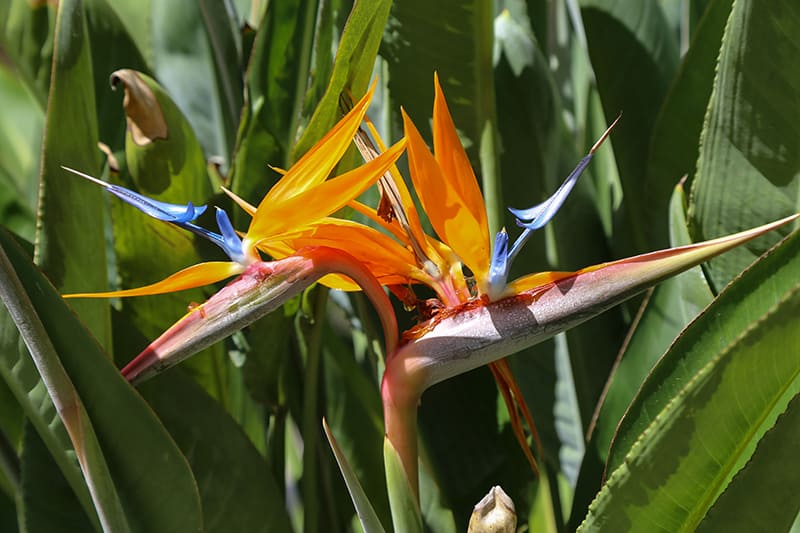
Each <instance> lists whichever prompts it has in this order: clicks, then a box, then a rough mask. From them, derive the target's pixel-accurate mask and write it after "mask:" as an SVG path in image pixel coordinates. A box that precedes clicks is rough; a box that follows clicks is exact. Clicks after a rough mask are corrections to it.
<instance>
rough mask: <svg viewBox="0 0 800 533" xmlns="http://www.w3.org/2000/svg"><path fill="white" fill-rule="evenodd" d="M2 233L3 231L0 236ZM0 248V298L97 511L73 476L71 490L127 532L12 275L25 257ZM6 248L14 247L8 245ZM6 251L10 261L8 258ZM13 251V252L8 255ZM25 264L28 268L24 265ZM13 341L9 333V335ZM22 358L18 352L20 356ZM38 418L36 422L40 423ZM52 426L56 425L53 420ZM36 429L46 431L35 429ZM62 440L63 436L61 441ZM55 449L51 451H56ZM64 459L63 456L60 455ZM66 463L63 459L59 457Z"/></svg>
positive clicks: (81, 412)
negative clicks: (39, 380) (61, 425)
mask: <svg viewBox="0 0 800 533" xmlns="http://www.w3.org/2000/svg"><path fill="white" fill-rule="evenodd" d="M4 236H5V237H7V234H5V233H3V234H2V235H0V237H4ZM5 240H6V242H5V243H3V244H2V245H0V246H2V248H0V271H2V272H3V284H2V286H0V299H2V301H3V304H4V305H5V308H6V309H7V310H8V315H10V317H11V320H13V323H14V324H16V326H17V329H18V330H19V332H20V338H21V339H22V340H23V341H24V343H25V345H26V346H27V348H28V351H29V352H30V357H31V359H32V360H33V362H34V364H35V365H36V370H38V372H39V375H40V376H41V383H42V384H43V385H44V387H45V388H46V390H47V393H48V395H49V399H50V400H52V402H53V406H54V407H55V409H56V411H57V413H58V417H59V419H60V422H61V424H63V427H64V428H65V429H66V431H67V434H68V435H69V441H70V442H71V444H72V448H73V449H74V451H75V455H76V456H77V459H78V463H79V464H80V468H81V471H82V473H83V477H84V479H85V481H86V484H87V486H88V489H89V493H90V495H91V498H92V503H93V504H94V510H95V511H96V513H97V515H96V516H95V514H94V513H93V512H92V509H91V508H90V507H88V505H87V502H86V498H85V493H84V492H83V491H82V490H81V488H80V485H79V484H78V481H77V480H75V479H74V477H73V480H72V482H73V486H75V487H78V490H76V492H77V493H78V495H79V496H83V501H82V503H83V505H84V507H85V508H86V511H87V512H88V514H89V516H90V518H91V519H92V520H94V519H95V518H97V519H99V522H100V525H102V527H103V529H104V530H108V529H109V528H110V529H113V530H118V531H121V532H127V531H130V526H129V523H128V520H127V517H126V516H125V515H124V513H123V510H122V503H121V502H120V498H119V495H118V491H117V489H116V487H115V486H114V483H113V481H112V479H111V474H110V471H109V468H108V464H107V463H106V460H105V458H104V457H103V454H102V452H101V451H100V445H99V443H98V438H97V434H96V433H95V430H94V427H93V426H92V423H91V421H90V419H89V416H88V413H87V411H86V408H85V407H84V404H83V401H82V400H81V398H80V396H79V394H78V392H77V390H76V389H75V387H74V385H73V383H72V381H71V380H70V377H69V375H68V374H67V372H66V371H65V369H64V367H63V366H62V364H61V362H60V361H59V357H58V353H57V352H56V350H55V348H54V346H53V343H52V342H51V340H50V338H49V337H48V334H47V332H46V330H45V326H44V325H43V323H42V320H41V319H40V317H39V316H37V311H36V309H35V308H34V305H33V303H32V302H31V300H30V298H29V296H28V295H27V294H26V293H25V291H26V288H25V287H23V285H22V282H21V281H20V279H19V277H18V276H17V274H16V273H15V272H16V271H17V270H19V269H20V268H21V267H23V266H27V265H26V262H27V258H26V257H24V254H22V253H20V251H19V250H18V249H14V250H6V249H7V248H8V247H9V239H8V238H6V239H5ZM11 247H14V245H13V244H11ZM7 252H8V253H10V254H11V256H12V258H13V259H16V261H14V263H13V264H12V261H13V259H9V257H8V254H7ZM14 252H16V254H14ZM28 268H30V267H28ZM12 339H13V336H12ZM23 357H24V356H23ZM41 422H42V421H40V423H41ZM56 425H59V424H58V422H56ZM39 429H40V431H43V432H45V433H46V432H48V430H49V428H48V429H45V428H42V427H41V426H40V427H39ZM62 442H63V440H62ZM60 451H61V450H58V451H56V454H57V455H61V454H60V453H59V452H60ZM61 459H62V461H64V459H65V458H64V457H61ZM64 462H66V461H64Z"/></svg>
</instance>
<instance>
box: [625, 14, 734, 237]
mask: <svg viewBox="0 0 800 533" xmlns="http://www.w3.org/2000/svg"><path fill="white" fill-rule="evenodd" d="M673 3H674V4H676V5H677V4H678V3H677V2H673ZM693 3H694V2H693ZM732 4H733V0H712V1H711V2H710V3H709V8H708V11H706V13H705V15H704V17H703V18H702V20H701V23H700V24H699V26H698V27H697V29H696V31H695V33H694V35H693V38H692V42H691V45H690V47H689V50H688V52H687V53H686V55H685V56H684V58H683V61H682V63H681V66H680V68H679V69H678V72H677V75H676V76H675V80H674V81H673V83H672V86H671V87H670V89H669V92H668V93H667V96H666V98H665V100H664V105H663V106H662V107H661V110H660V111H659V114H658V120H657V121H656V123H655V126H654V128H653V138H652V141H651V143H650V152H649V155H648V160H647V172H646V174H645V175H644V177H645V179H644V185H643V189H644V197H643V198H642V201H643V202H644V203H645V206H646V207H647V209H645V210H644V214H645V216H646V225H645V228H646V231H647V236H648V238H647V242H648V243H649V245H650V246H658V247H661V246H663V245H664V244H666V242H667V235H668V233H667V226H666V224H667V216H666V213H667V205H668V202H669V198H670V194H671V193H672V190H673V189H674V187H675V185H676V184H677V183H678V181H679V180H680V179H681V177H683V176H686V175H693V174H694V170H695V164H696V163H697V154H698V151H699V147H700V131H701V130H702V128H703V119H704V118H705V114H706V109H707V108H708V100H709V98H710V96H711V89H712V86H713V84H714V72H715V66H716V63H717V57H718V55H719V47H720V43H721V41H722V33H723V31H724V30H725V23H726V22H727V20H728V15H729V14H730V11H731V6H732ZM623 120H625V121H627V120H628V115H627V114H626V115H625V118H624V119H623Z"/></svg>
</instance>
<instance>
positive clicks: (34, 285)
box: [0, 232, 202, 532]
mask: <svg viewBox="0 0 800 533" xmlns="http://www.w3.org/2000/svg"><path fill="white" fill-rule="evenodd" d="M0 244H2V248H3V249H4V250H5V252H6V253H7V254H8V255H9V257H10V259H11V263H12V264H13V266H14V271H15V272H16V273H17V275H19V276H20V279H21V281H22V283H23V285H24V288H25V290H26V292H27V294H28V295H29V297H30V298H31V299H32V302H33V305H34V307H35V309H36V312H37V314H38V315H39V318H40V319H41V320H42V324H43V326H44V329H45V331H46V332H47V335H46V337H45V338H46V339H49V341H51V342H52V344H53V347H54V348H55V350H56V352H57V353H58V356H59V360H60V363H61V364H62V365H63V370H64V371H65V372H66V374H65V375H64V376H65V377H64V379H67V378H66V376H68V379H69V380H70V381H71V383H73V384H74V391H75V393H74V394H75V399H76V400H77V399H78V395H79V397H80V400H81V401H82V402H83V405H84V406H85V408H86V411H85V414H84V415H83V416H82V417H81V418H80V420H81V422H82V423H83V424H85V431H88V428H89V427H93V428H94V431H95V432H96V434H97V442H98V443H99V445H100V447H101V448H102V456H104V457H105V461H106V462H107V464H108V468H109V471H110V473H111V475H112V478H113V480H114V484H115V486H116V489H117V491H118V493H119V497H120V500H121V501H122V505H123V509H124V512H125V518H126V519H127V520H128V522H129V523H130V525H131V529H133V530H136V531H148V532H151V531H152V532H156V531H187V532H188V531H198V530H199V529H200V528H201V520H202V514H201V508H200V503H199V499H198V493H197V486H196V484H195V482H194V478H193V476H192V473H191V471H190V469H189V466H188V465H187V463H186V459H185V458H184V457H183V456H182V455H181V453H180V451H179V450H178V448H177V447H176V446H175V443H174V442H173V441H172V440H171V439H170V437H169V435H168V434H167V432H166V431H165V430H164V427H163V426H162V425H161V424H160V423H159V422H158V420H157V419H156V418H155V415H154V414H153V413H152V411H151V410H150V408H149V407H148V406H147V404H146V403H144V401H143V400H142V399H141V397H140V396H139V395H138V394H136V392H135V391H134V390H133V389H132V388H131V387H130V385H128V384H127V382H125V380H124V379H123V378H122V377H121V376H120V374H119V372H118V371H117V369H116V368H114V366H113V365H112V364H111V362H110V361H109V359H108V357H107V356H106V354H104V353H103V352H102V351H101V350H100V348H99V347H98V345H97V343H96V341H94V339H92V338H91V336H90V335H89V334H88V332H87V331H86V330H85V329H84V328H83V326H82V325H81V324H80V323H79V322H78V321H77V319H76V318H75V316H74V315H73V314H72V312H71V311H70V309H69V308H68V307H66V305H65V304H64V301H63V300H62V299H61V297H60V296H59V295H58V294H57V293H56V292H55V290H54V289H53V288H52V286H51V285H50V284H49V283H48V282H47V280H46V279H45V278H44V277H43V276H42V275H41V274H40V273H39V272H38V271H36V269H35V268H34V266H33V265H32V264H31V263H30V260H29V259H28V258H27V257H25V256H24V254H23V253H22V252H21V251H20V250H19V249H18V247H17V246H16V245H15V244H14V243H13V242H12V241H11V239H10V237H9V236H8V235H7V234H6V233H5V232H0ZM12 383H14V381H13V380H12ZM40 387H41V386H40ZM19 388H20V390H23V392H24V389H22V387H21V386H19ZM50 412H52V411H50ZM86 415H88V416H86ZM33 420H34V422H35V421H36V420H37V419H36V418H33ZM40 420H41V419H40ZM90 421H91V422H90ZM42 422H44V424H46V423H47V422H48V421H44V420H42ZM90 423H91V426H89V424H90ZM37 430H38V431H39V433H40V435H41V436H42V437H43V438H44V437H45V436H46V435H48V434H49V432H50V430H49V429H48V428H47V427H46V426H45V427H44V428H43V429H42V428H40V427H38V428H37ZM85 435H86V438H87V439H88V436H89V433H85ZM48 449H50V452H51V453H53V454H54V457H56V459H58V458H59V454H57V453H54V452H55V451H57V450H54V449H53V448H50V447H49V446H48ZM62 453H63V452H62ZM86 453H88V454H92V457H93V458H98V459H99V457H100V453H101V452H100V450H99V449H96V448H95V449H90V450H88V451H87V452H86ZM62 471H65V472H69V470H68V469H65V468H62ZM164 487H169V490H167V491H165V490H164ZM74 488H75V487H74V486H73V490H74Z"/></svg>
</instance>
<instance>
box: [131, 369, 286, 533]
mask: <svg viewBox="0 0 800 533" xmlns="http://www.w3.org/2000/svg"><path fill="white" fill-rule="evenodd" d="M141 392H142V394H143V396H144V397H145V399H146V400H147V401H148V403H149V404H150V406H151V407H152V408H153V410H155V412H156V414H157V415H158V417H159V418H160V419H161V422H162V423H163V424H164V425H165V426H166V428H167V430H168V431H169V432H170V434H171V435H172V437H173V438H174V439H175V442H176V443H177V444H178V446H179V447H180V449H181V451H182V452H183V453H184V455H185V456H186V459H187V460H188V461H189V464H190V465H191V467H192V471H193V473H194V476H195V479H196V480H197V485H198V488H199V490H200V500H201V504H202V509H203V531H206V532H209V533H211V532H227V531H252V532H264V533H268V532H271V531H288V530H289V517H288V515H287V514H286V508H285V506H284V503H283V499H282V498H281V495H280V489H279V487H278V485H277V483H276V480H275V479H274V478H273V477H272V473H271V472H270V469H269V466H268V465H267V463H266V462H265V461H264V458H263V457H261V456H260V455H259V453H258V451H257V450H256V449H255V448H254V447H253V445H252V443H251V442H250V441H249V440H248V438H247V436H246V435H245V434H244V432H243V431H242V428H241V427H240V426H239V425H237V423H236V422H235V421H234V420H233V419H232V418H231V417H230V415H228V414H227V413H226V412H225V410H224V409H223V408H222V407H221V406H220V405H219V404H218V403H217V402H215V401H214V400H213V399H212V398H211V397H209V396H208V395H207V394H206V393H205V392H203V390H202V389H200V388H199V387H198V386H197V385H196V384H195V383H194V382H193V381H192V380H190V379H188V378H187V377H185V376H183V375H181V373H179V372H169V373H167V374H166V375H164V376H162V377H160V378H159V379H157V380H152V381H151V382H149V383H145V384H143V385H142V386H141ZM210 436H213V438H210ZM232 494H235V495H236V497H234V498H232V497H231V495H232Z"/></svg>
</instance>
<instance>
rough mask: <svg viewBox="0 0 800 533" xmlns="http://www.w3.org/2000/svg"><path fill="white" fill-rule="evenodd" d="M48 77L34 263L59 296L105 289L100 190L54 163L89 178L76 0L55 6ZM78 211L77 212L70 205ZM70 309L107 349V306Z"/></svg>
mask: <svg viewBox="0 0 800 533" xmlns="http://www.w3.org/2000/svg"><path fill="white" fill-rule="evenodd" d="M56 26H57V29H56V36H55V46H54V52H53V75H52V81H51V85H50V97H49V99H48V105H47V117H46V122H45V136H44V148H43V152H42V168H41V172H42V174H41V182H40V183H41V185H40V186H41V191H40V203H39V213H40V216H41V221H40V225H39V228H38V231H37V235H36V244H37V248H36V256H35V257H36V262H37V264H39V265H40V266H41V268H42V270H43V271H44V272H46V273H47V275H48V277H49V278H50V280H51V281H52V282H53V284H54V285H55V286H56V287H58V288H59V289H61V290H63V291H65V292H79V291H81V290H83V289H87V288H89V287H91V289H93V290H104V289H105V288H106V284H107V274H106V254H105V235H104V234H103V228H104V221H103V211H102V208H101V206H102V203H101V198H102V194H103V193H102V192H101V191H100V190H98V188H97V187H96V186H94V185H92V184H90V183H88V182H86V181H85V180H81V179H78V178H77V177H75V176H71V175H69V174H68V173H67V172H66V171H65V170H63V169H62V168H61V166H62V165H65V166H69V167H72V168H77V169H80V170H82V171H84V172H86V173H88V174H95V175H96V174H97V170H98V168H99V159H100V158H99V152H98V150H97V120H96V117H95V101H94V91H93V90H92V89H91V85H87V83H86V80H91V79H92V65H91V58H90V53H89V40H88V36H87V33H86V20H85V18H84V16H83V5H82V3H81V2H80V0H68V1H66V2H60V3H59V8H58V19H57V25H56ZM78 206H80V208H78ZM74 309H75V310H76V312H77V313H78V315H79V316H80V317H81V319H82V320H83V322H84V323H85V324H86V325H87V326H88V327H89V329H90V330H91V331H92V333H93V334H94V336H95V338H97V340H98V341H99V342H100V344H101V346H109V345H110V339H111V324H110V315H109V308H108V303H107V302H104V301H83V302H77V303H76V304H75V306H74Z"/></svg>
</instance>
